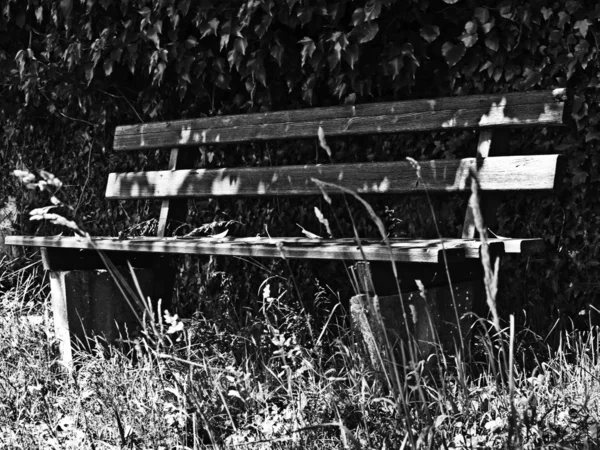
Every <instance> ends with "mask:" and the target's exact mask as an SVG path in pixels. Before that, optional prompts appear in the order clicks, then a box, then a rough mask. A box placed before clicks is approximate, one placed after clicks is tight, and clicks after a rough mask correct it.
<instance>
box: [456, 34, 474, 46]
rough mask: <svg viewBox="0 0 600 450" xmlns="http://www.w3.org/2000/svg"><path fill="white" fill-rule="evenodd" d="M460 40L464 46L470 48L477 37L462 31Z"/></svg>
mask: <svg viewBox="0 0 600 450" xmlns="http://www.w3.org/2000/svg"><path fill="white" fill-rule="evenodd" d="M460 40H461V41H462V42H463V44H465V47H467V48H471V47H473V46H474V45H475V44H476V43H477V41H478V40H479V38H478V37H477V35H476V34H468V33H463V34H462V36H461V37H460Z"/></svg>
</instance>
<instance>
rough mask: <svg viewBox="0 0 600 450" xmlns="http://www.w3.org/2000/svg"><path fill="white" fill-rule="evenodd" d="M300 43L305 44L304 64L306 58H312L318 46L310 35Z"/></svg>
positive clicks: (303, 52)
mask: <svg viewBox="0 0 600 450" xmlns="http://www.w3.org/2000/svg"><path fill="white" fill-rule="evenodd" d="M298 43H299V44H302V45H303V47H302V65H304V64H305V63H306V58H310V57H311V56H312V55H313V53H314V52H315V50H316V48H317V46H316V45H315V42H314V41H313V40H312V39H311V38H309V37H305V38H304V39H302V40H301V41H299V42H298Z"/></svg>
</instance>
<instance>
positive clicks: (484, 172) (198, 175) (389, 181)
mask: <svg viewBox="0 0 600 450" xmlns="http://www.w3.org/2000/svg"><path fill="white" fill-rule="evenodd" d="M558 165H559V156H558V155H534V156H507V157H497V158H486V159H485V160H483V161H482V164H481V166H480V167H479V168H477V160H476V159H475V158H465V159H462V160H434V161H422V162H420V163H419V167H420V173H421V178H420V179H419V177H418V176H417V170H416V169H415V168H414V167H413V166H412V165H411V163H409V162H405V161H401V162H380V163H364V164H362V163H361V164H330V165H307V166H278V167H251V168H231V169H196V170H174V171H169V170H165V171H155V172H130V173H120V174H117V173H111V174H110V175H109V178H108V183H107V188H106V197H107V198H110V199H131V198H133V199H148V198H155V199H162V198H177V197H221V196H238V197H240V196H241V197H259V196H294V195H318V194H321V190H320V188H319V186H318V185H317V183H316V182H315V181H314V180H315V179H316V180H319V181H323V182H327V183H333V184H336V185H340V186H344V187H346V188H349V189H352V190H354V191H356V192H358V193H359V194H407V193H418V192H424V191H425V189H427V190H428V191H429V192H460V191H468V190H469V189H470V186H471V184H470V177H471V174H472V173H473V171H475V172H477V173H478V174H479V175H478V176H479V182H480V186H481V189H482V190H489V191H498V190H515V191H521V190H552V189H554V188H555V187H556V185H557V182H558V181H559V178H557V177H556V173H557V168H558ZM335 191H336V189H328V193H330V194H336V193H339V192H335Z"/></svg>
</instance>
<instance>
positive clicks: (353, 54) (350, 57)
mask: <svg viewBox="0 0 600 450" xmlns="http://www.w3.org/2000/svg"><path fill="white" fill-rule="evenodd" d="M344 59H345V60H346V62H347V63H348V65H349V66H350V68H351V69H354V64H356V62H357V61H358V45H356V44H350V45H348V46H347V47H346V50H344Z"/></svg>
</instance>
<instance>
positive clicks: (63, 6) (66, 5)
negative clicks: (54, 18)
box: [58, 0, 73, 19]
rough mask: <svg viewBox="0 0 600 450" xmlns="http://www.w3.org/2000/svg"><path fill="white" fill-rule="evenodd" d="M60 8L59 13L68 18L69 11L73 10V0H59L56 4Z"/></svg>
mask: <svg viewBox="0 0 600 450" xmlns="http://www.w3.org/2000/svg"><path fill="white" fill-rule="evenodd" d="M58 8H59V9H60V13H61V14H62V16H63V17H64V18H65V19H68V18H69V17H70V16H71V11H72V10H73V0H61V2H60V4H59V5H58Z"/></svg>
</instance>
